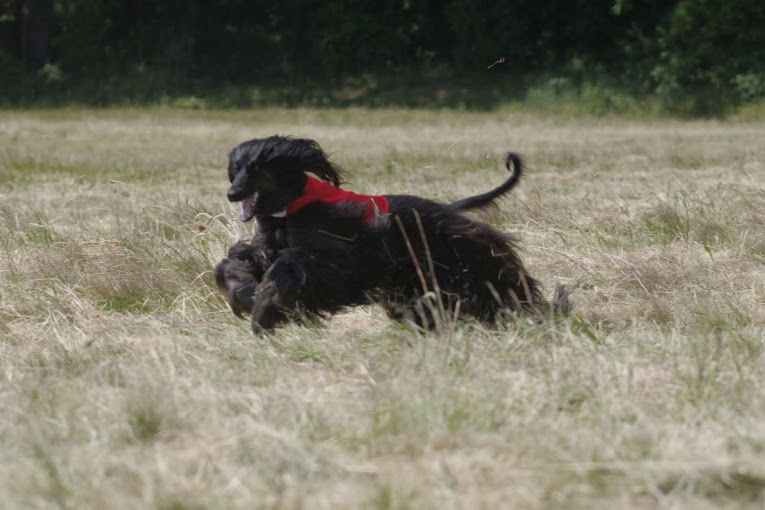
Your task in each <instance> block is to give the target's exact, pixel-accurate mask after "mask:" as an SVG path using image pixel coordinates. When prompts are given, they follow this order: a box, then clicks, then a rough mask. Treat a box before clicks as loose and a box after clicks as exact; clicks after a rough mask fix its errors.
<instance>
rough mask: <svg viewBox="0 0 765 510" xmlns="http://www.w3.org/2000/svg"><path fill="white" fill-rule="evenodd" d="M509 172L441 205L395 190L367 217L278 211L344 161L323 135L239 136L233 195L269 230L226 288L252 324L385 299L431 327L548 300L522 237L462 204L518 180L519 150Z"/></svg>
mask: <svg viewBox="0 0 765 510" xmlns="http://www.w3.org/2000/svg"><path fill="white" fill-rule="evenodd" d="M506 165H507V168H508V170H511V166H512V170H511V172H512V174H511V176H510V178H509V179H508V180H507V181H506V182H505V183H504V184H502V185H501V186H499V187H497V188H495V189H494V190H492V191H490V192H488V193H484V194H482V195H477V196H475V197H470V198H467V199H463V200H459V201H457V202H454V203H452V204H441V203H437V202H434V201H431V200H428V199H425V198H421V197H417V196H411V195H385V197H386V198H387V199H388V203H389V211H388V214H384V215H378V216H377V217H376V218H375V220H374V222H372V223H371V224H368V223H366V222H364V221H363V220H362V215H361V213H360V210H359V207H360V206H359V204H352V203H339V204H334V205H327V204H323V203H319V202H317V203H312V204H310V205H308V206H306V207H305V208H303V209H302V210H300V212H299V213H297V214H295V215H294V216H292V217H289V218H280V217H274V216H273V214H274V213H276V212H277V211H280V210H282V209H285V208H286V206H287V205H288V204H289V203H290V202H291V201H292V200H294V199H295V198H296V197H297V196H299V195H300V193H301V191H302V189H303V186H304V185H305V182H306V173H308V172H310V173H313V174H315V175H316V176H318V177H319V178H321V179H322V180H325V181H327V182H330V183H332V184H338V183H339V182H340V180H341V179H340V170H339V168H338V167H337V166H335V165H333V164H332V163H330V162H329V160H328V158H327V157H326V154H324V152H323V151H322V150H321V148H320V146H319V145H318V144H317V143H316V142H315V141H313V140H305V139H292V138H287V137H281V136H273V137H269V138H264V139H255V140H251V141H248V142H244V143H243V144H241V145H239V146H237V147H236V148H234V149H233V150H232V151H231V154H230V157H229V169H228V173H229V179H230V181H231V183H232V185H231V188H230V189H229V192H228V196H229V199H230V200H232V201H245V203H246V202H247V201H250V202H251V203H253V204H254V205H253V206H252V207H253V209H252V211H253V213H254V216H255V218H256V219H257V222H258V230H257V232H256V234H255V236H254V237H253V239H252V241H251V242H250V243H243V242H240V243H237V244H235V245H234V246H233V247H232V248H231V249H230V251H229V254H228V256H227V257H226V258H225V259H224V260H223V261H221V262H220V263H219V264H218V265H217V267H216V271H215V274H216V280H217V283H218V286H219V287H220V288H221V290H223V292H224V293H225V294H226V295H227V297H228V300H229V303H230V304H231V307H232V310H233V311H234V313H236V314H237V315H241V314H242V313H245V314H247V313H249V314H250V316H251V323H252V328H253V331H255V332H259V331H263V330H268V329H271V328H273V327H274V326H276V325H277V324H279V323H280V322H283V321H287V320H297V319H298V318H299V317H301V316H305V315H308V316H310V315H318V316H325V315H328V314H332V313H335V312H337V311H339V310H342V309H343V308H346V307H349V306H354V305H360V304H364V303H370V302H373V303H379V304H380V305H382V306H383V307H384V309H385V310H386V312H387V313H388V315H389V316H390V317H391V318H393V319H396V320H401V321H413V322H415V323H417V324H419V325H421V326H424V327H429V328H432V327H433V326H434V324H435V322H436V320H437V317H435V314H437V312H438V310H439V309H441V310H444V309H452V308H453V307H456V306H459V310H460V313H462V314H467V315H471V316H473V317H475V318H477V319H479V320H481V321H485V322H489V323H490V322H494V321H496V320H497V319H498V318H499V316H500V314H501V313H502V312H504V311H514V312H533V311H538V310H540V309H547V308H548V307H549V305H548V303H546V301H545V300H544V299H543V297H542V295H541V292H540V289H539V284H538V282H537V281H536V280H535V279H534V278H532V277H531V276H530V275H529V274H528V272H527V271H526V269H525V268H524V266H523V264H522V262H521V260H520V258H519V257H518V255H517V251H516V246H515V243H514V242H513V240H512V239H511V238H510V237H509V236H507V235H506V234H503V233H501V232H499V231H497V230H495V229H493V228H492V227H490V226H488V225H486V224H484V223H481V222H478V221H475V220H473V219H470V218H468V217H466V216H463V215H462V214H460V211H461V210H466V209H473V208H477V207H484V206H486V205H489V204H491V203H492V202H493V201H494V200H495V199H496V198H498V197H500V196H501V195H502V194H504V193H506V192H507V191H509V190H510V189H512V188H513V187H514V186H515V185H516V184H517V182H518V180H519V178H520V176H521V173H522V164H521V160H520V158H518V156H516V155H515V154H510V155H509V156H508V159H507V163H506Z"/></svg>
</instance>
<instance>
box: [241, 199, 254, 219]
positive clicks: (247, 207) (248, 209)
mask: <svg viewBox="0 0 765 510" xmlns="http://www.w3.org/2000/svg"><path fill="white" fill-rule="evenodd" d="M253 216H255V195H253V196H251V197H247V198H245V199H244V200H242V221H244V222H247V221H250V220H251V219H252V218H253Z"/></svg>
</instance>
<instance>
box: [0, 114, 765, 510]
mask: <svg viewBox="0 0 765 510" xmlns="http://www.w3.org/2000/svg"><path fill="white" fill-rule="evenodd" d="M273 133H282V134H294V135H300V136H308V137H313V138H315V139H317V140H318V141H319V142H320V143H321V144H322V145H323V146H324V147H325V148H326V149H327V150H328V151H329V152H331V153H332V154H333V158H334V160H335V161H336V162H338V163H340V164H341V165H342V166H344V167H345V168H346V170H347V171H348V177H347V180H348V185H347V186H348V187H349V188H351V189H354V190H356V191H361V192H378V193H379V192H407V193H417V194H421V195H425V196H429V197H434V198H436V199H443V200H449V199H453V198H457V197H462V196H465V195H467V194H470V193H475V192H479V191H484V190H486V189H488V188H490V187H492V186H494V185H496V184H498V183H499V182H501V181H502V180H503V179H504V178H505V177H506V172H505V170H504V169H503V168H502V167H501V164H500V162H501V160H502V156H503V153H504V152H505V151H506V150H509V149H512V150H515V151H518V152H520V153H521V154H522V155H523V156H524V157H525V159H526V161H527V163H528V172H527V174H526V176H525V177H524V179H523V180H522V182H521V185H520V187H519V188H518V189H516V190H515V191H514V192H513V194H512V195H511V196H510V197H508V198H507V199H505V200H504V201H503V202H502V205H501V209H500V210H499V211H490V212H488V213H486V214H484V215H483V216H482V218H483V219H484V220H485V221H488V222H490V223H491V224H493V225H496V226H497V227H499V228H501V229H502V230H505V231H507V232H510V233H513V234H514V235H516V236H517V237H518V238H519V240H520V244H521V246H522V248H523V251H522V256H523V258H524V260H525V261H526V264H527V267H528V268H529V270H530V271H531V272H532V274H534V275H535V276H537V277H539V278H540V279H541V280H542V282H544V284H545V287H546V294H547V295H548V296H549V295H550V294H551V293H552V289H553V286H554V284H555V283H556V282H559V283H564V284H566V285H567V286H568V287H569V288H570V289H571V290H572V292H573V295H572V300H573V303H574V314H573V315H572V316H571V317H569V318H567V319H564V320H561V321H559V322H553V321H548V322H544V323H533V322H529V321H526V320H518V321H517V322H511V323H508V324H506V325H505V326H504V327H503V328H501V329H500V330H499V331H497V330H488V329H486V328H483V327H482V326H480V325H478V324H475V323H471V322H459V323H457V324H455V325H454V327H453V328H452V329H451V330H450V331H449V332H448V333H444V334H443V335H441V336H435V335H421V334H419V333H417V332H416V331H412V330H409V329H406V328H403V327H401V326H398V325H395V324H393V323H391V322H389V321H388V320H387V319H386V318H385V316H384V315H383V314H382V313H381V312H380V311H379V310H378V309H377V308H374V307H365V308H359V309H354V310H351V311H348V312H347V313H344V314H342V315H339V316H337V317H335V318H334V319H333V320H331V321H329V322H328V323H326V324H322V325H316V326H315V327H301V326H287V327H285V328H283V329H281V330H279V331H278V332H277V333H275V334H274V335H272V336H270V337H268V338H258V337H254V336H252V335H251V333H250V332H249V324H248V323H247V322H243V321H239V320H238V319H236V318H235V317H234V316H233V315H232V314H231V313H230V311H229V310H228V308H227V305H226V303H225V302H224V300H223V299H222V297H221V296H220V295H219V293H218V292H217V290H216V289H215V288H214V284H213V282H212V280H213V279H212V275H211V269H212V267H213V266H214V264H215V263H216V262H217V260H219V259H220V258H221V257H222V256H223V254H224V253H225V251H226V249H227V247H228V246H229V245H230V244H232V243H233V242H234V241H235V240H236V239H239V238H241V237H248V236H250V235H251V229H252V225H242V224H241V222H239V221H238V210H237V208H236V207H234V206H232V205H230V204H228V203H227V202H226V200H225V190H226V189H227V180H226V176H225V169H224V165H225V161H226V159H225V158H226V154H227V151H228V150H229V149H230V148H231V147H232V146H234V145H235V144H237V143H239V142H240V141H243V140H245V139H248V138H252V137H255V136H264V135H269V134H273ZM0 245H2V250H1V251H0V414H1V416H2V419H0V497H1V498H2V506H3V508H57V507H58V508H68V509H79V508H120V509H122V508H124V509H135V508H159V509H176V510H179V509H197V508H212V509H228V508H243V509H249V508H328V509H329V508H332V509H335V508H380V509H384V508H442V509H443V508H501V507H504V508H543V507H544V508H588V509H589V508H615V507H633V508H652V507H657V506H658V507H665V508H719V507H728V508H741V507H747V506H748V507H752V508H760V507H761V506H762V505H763V503H764V502H765V393H764V391H763V388H764V387H765V357H764V356H763V350H764V347H765V123H743V122H737V123H735V122H728V123H723V122H711V121H710V122H679V121H669V120H667V121H661V120H654V121H645V122H643V121H629V120H624V119H613V118H577V119H570V118H565V117H538V116H533V115H530V114H519V113H512V112H509V111H506V112H498V113H481V114H478V113H460V112H447V111H444V112H436V111H433V112H428V111H403V110H325V111H319V110H291V111H288V110H277V109H274V110H262V111H246V112H214V111H206V112H189V111H173V110H161V109H157V110H106V111H85V110H59V111H35V112H24V111H5V112H0Z"/></svg>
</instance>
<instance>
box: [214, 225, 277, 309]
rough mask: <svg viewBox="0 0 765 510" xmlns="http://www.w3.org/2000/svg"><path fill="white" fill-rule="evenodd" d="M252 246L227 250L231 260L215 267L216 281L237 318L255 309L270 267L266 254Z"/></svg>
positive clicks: (255, 244)
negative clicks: (254, 304) (254, 300)
mask: <svg viewBox="0 0 765 510" xmlns="http://www.w3.org/2000/svg"><path fill="white" fill-rule="evenodd" d="M257 240H258V238H257V237H256V238H255V239H253V244H248V243H244V242H241V241H240V242H238V243H236V244H235V245H233V246H232V247H231V248H229V250H228V257H226V258H225V259H223V260H222V261H220V262H219V263H218V265H217V266H215V281H216V283H217V284H218V288H220V289H221V290H222V291H223V292H224V293H225V294H226V297H227V298H228V303H229V306H230V307H231V311H233V312H234V315H236V316H237V317H239V318H240V319H241V318H243V317H242V314H243V313H244V314H249V313H250V311H251V310H252V305H253V297H254V294H255V289H256V288H257V285H258V283H259V282H260V281H261V280H262V279H263V275H264V274H265V273H266V271H267V270H268V267H269V266H270V265H271V261H270V260H269V259H268V256H267V255H266V252H265V251H264V250H262V249H260V247H259V246H258V244H257V243H256V241H257Z"/></svg>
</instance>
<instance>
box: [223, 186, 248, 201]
mask: <svg viewBox="0 0 765 510" xmlns="http://www.w3.org/2000/svg"><path fill="white" fill-rule="evenodd" d="M241 195H242V191H241V190H238V189H235V188H229V189H228V192H227V193H226V197H228V201H229V202H238V201H240V200H242V199H243V198H244V197H243V196H241Z"/></svg>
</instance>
